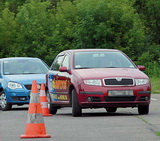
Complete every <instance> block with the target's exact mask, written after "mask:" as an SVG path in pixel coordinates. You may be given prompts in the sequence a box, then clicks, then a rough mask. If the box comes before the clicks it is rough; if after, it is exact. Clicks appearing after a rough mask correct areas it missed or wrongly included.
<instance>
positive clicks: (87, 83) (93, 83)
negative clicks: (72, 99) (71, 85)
mask: <svg viewBox="0 0 160 141" xmlns="http://www.w3.org/2000/svg"><path fill="white" fill-rule="evenodd" d="M84 83H85V84H86V85H95V86H102V82H101V80H99V79H93V80H84Z"/></svg>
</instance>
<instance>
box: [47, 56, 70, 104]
mask: <svg viewBox="0 0 160 141" xmlns="http://www.w3.org/2000/svg"><path fill="white" fill-rule="evenodd" d="M68 62H69V56H68V55H66V54H60V55H58V56H57V57H56V59H55V60H54V62H53V64H52V65H51V68H50V71H49V72H48V74H47V77H48V82H47V83H48V89H49V93H50V96H51V99H52V101H53V102H54V103H62V104H63V103H64V104H65V103H69V97H68V73H67V72H61V71H59V68H60V67H62V66H66V65H67V66H66V67H67V68H68V67H69V63H68Z"/></svg>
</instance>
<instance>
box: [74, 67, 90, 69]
mask: <svg viewBox="0 0 160 141" xmlns="http://www.w3.org/2000/svg"><path fill="white" fill-rule="evenodd" d="M75 69H91V67H79V68H75Z"/></svg>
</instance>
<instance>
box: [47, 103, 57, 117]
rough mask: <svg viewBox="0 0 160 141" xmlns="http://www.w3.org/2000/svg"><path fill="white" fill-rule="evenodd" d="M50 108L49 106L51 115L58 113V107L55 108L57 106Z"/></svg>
mask: <svg viewBox="0 0 160 141" xmlns="http://www.w3.org/2000/svg"><path fill="white" fill-rule="evenodd" d="M49 105H50V106H49V112H50V114H53V115H54V114H56V113H57V109H58V108H57V106H55V105H53V104H49Z"/></svg>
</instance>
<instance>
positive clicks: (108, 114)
mask: <svg viewBox="0 0 160 141" xmlns="http://www.w3.org/2000/svg"><path fill="white" fill-rule="evenodd" d="M57 115H62V116H72V113H58V114H57ZM134 115H139V114H135V113H120V112H116V113H105V112H97V113H82V116H81V117H101V116H134Z"/></svg>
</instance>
